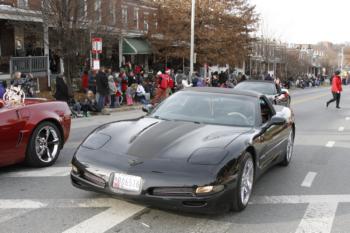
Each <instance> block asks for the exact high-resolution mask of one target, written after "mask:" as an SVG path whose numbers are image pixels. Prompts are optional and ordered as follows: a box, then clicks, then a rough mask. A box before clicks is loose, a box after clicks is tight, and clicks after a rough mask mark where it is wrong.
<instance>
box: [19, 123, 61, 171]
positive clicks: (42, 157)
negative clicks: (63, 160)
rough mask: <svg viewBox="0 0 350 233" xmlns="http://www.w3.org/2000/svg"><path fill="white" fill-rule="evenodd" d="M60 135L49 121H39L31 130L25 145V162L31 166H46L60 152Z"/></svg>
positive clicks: (55, 158)
mask: <svg viewBox="0 0 350 233" xmlns="http://www.w3.org/2000/svg"><path fill="white" fill-rule="evenodd" d="M61 146H62V135H61V133H60V131H59V129H58V128H57V126H56V125H55V124H53V123H51V122H48V121H45V122H42V123H40V124H39V125H38V126H37V127H36V128H35V129H34V131H33V133H32V136H31V137H30V141H29V144H28V147H27V153H26V163H27V164H28V165H29V166H32V167H48V166H51V165H52V164H54V163H55V162H56V160H57V158H58V156H59V154H60V150H61Z"/></svg>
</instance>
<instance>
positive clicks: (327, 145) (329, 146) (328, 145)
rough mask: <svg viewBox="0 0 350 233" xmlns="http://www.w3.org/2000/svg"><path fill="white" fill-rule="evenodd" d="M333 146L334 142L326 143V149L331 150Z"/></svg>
mask: <svg viewBox="0 0 350 233" xmlns="http://www.w3.org/2000/svg"><path fill="white" fill-rule="evenodd" d="M334 144H335V141H329V142H327V144H326V147H328V148H332V147H333V146H334Z"/></svg>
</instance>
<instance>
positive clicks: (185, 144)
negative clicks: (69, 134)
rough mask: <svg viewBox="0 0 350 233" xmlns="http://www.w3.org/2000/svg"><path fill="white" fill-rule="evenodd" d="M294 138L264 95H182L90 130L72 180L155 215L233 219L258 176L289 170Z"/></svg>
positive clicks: (287, 117)
mask: <svg viewBox="0 0 350 233" xmlns="http://www.w3.org/2000/svg"><path fill="white" fill-rule="evenodd" d="M144 110H149V109H147V108H145V109H144ZM294 135H295V124H294V119H293V113H292V111H291V110H290V109H289V108H286V107H283V106H276V107H273V106H272V104H271V103H270V101H268V99H267V98H266V97H265V96H264V95H263V94H259V93H256V92H244V91H237V90H234V89H221V88H189V89H185V90H182V91H179V92H177V93H176V94H174V95H172V96H171V97H169V98H168V99H166V100H165V101H164V102H163V103H161V104H160V105H158V106H157V108H156V109H154V110H151V111H150V112H149V114H148V115H146V116H145V117H142V118H139V119H135V120H126V121H119V122H113V123H109V124H106V125H103V126H101V127H99V128H97V129H96V130H95V131H94V132H92V133H91V134H90V136H88V137H87V138H86V139H85V141H84V142H83V143H82V144H81V146H80V147H79V148H78V149H77V151H76V153H75V155H74V158H73V160H72V171H71V180H72V183H73V185H74V186H75V187H77V188H81V189H85V190H92V191H98V192H102V193H107V194H111V195H115V196H116V197H120V198H124V199H127V200H130V201H136V202H141V203H144V204H147V205H151V206H156V207H161V208H169V209H181V210H187V211H194V212H196V211H197V212H202V213H215V212H218V211H219V212H220V211H223V210H225V209H228V208H231V209H233V210H236V211H240V210H243V209H244V208H245V207H246V206H247V204H248V201H249V198H250V196H251V193H252V189H253V186H254V182H255V180H257V178H258V177H259V176H260V175H261V174H262V173H263V172H264V171H266V170H267V169H268V168H269V167H271V166H273V165H275V164H282V165H285V166H286V165H288V164H289V162H290V160H291V157H292V153H293V142H294Z"/></svg>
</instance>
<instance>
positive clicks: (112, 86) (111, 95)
mask: <svg viewBox="0 0 350 233" xmlns="http://www.w3.org/2000/svg"><path fill="white" fill-rule="evenodd" d="M108 87H109V98H108V99H109V104H110V106H109V107H110V108H115V107H116V106H115V97H116V94H117V91H118V89H117V86H116V85H115V82H114V77H113V74H112V70H111V69H108Z"/></svg>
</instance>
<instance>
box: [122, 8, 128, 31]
mask: <svg viewBox="0 0 350 233" xmlns="http://www.w3.org/2000/svg"><path fill="white" fill-rule="evenodd" d="M122 21H123V24H124V26H128V7H123V9H122Z"/></svg>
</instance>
